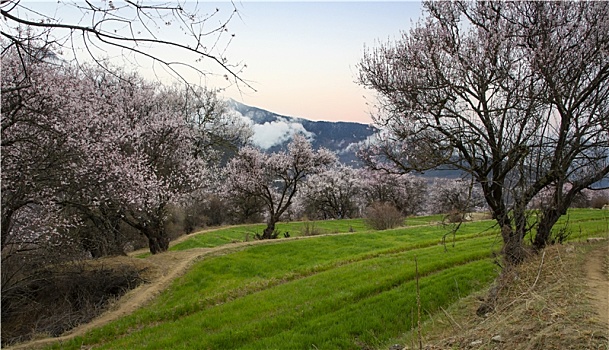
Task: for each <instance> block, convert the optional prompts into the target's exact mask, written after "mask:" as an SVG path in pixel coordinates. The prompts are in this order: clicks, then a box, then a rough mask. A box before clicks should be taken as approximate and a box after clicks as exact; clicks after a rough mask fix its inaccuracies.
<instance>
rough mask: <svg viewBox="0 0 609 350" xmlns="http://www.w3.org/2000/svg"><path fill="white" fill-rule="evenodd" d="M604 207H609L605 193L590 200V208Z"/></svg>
mask: <svg viewBox="0 0 609 350" xmlns="http://www.w3.org/2000/svg"><path fill="white" fill-rule="evenodd" d="M606 205H609V195H607V194H605V193H602V194H597V195H595V196H594V197H592V199H591V200H590V207H591V208H595V209H603V207H604V206H606Z"/></svg>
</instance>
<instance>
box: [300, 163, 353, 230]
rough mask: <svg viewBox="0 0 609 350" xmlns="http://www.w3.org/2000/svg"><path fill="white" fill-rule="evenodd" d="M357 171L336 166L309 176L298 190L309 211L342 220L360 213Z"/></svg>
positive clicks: (320, 215)
mask: <svg viewBox="0 0 609 350" xmlns="http://www.w3.org/2000/svg"><path fill="white" fill-rule="evenodd" d="M361 191H362V186H361V181H360V178H359V172H358V171H357V170H355V169H353V168H351V167H347V166H343V165H339V166H335V167H332V168H330V169H328V170H326V171H324V172H322V173H319V174H314V175H311V176H310V177H309V178H308V179H307V181H305V183H304V187H303V190H302V191H301V193H300V196H301V201H302V205H303V206H304V207H305V211H307V213H308V214H312V215H313V216H317V217H319V218H322V219H345V218H353V217H357V216H358V215H359V203H358V202H359V198H360V197H361Z"/></svg>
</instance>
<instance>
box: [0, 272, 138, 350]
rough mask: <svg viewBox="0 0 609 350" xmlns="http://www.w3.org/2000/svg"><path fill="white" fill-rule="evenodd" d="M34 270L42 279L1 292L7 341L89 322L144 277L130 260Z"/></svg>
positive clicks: (24, 338) (51, 334)
mask: <svg viewBox="0 0 609 350" xmlns="http://www.w3.org/2000/svg"><path fill="white" fill-rule="evenodd" d="M3 268H4V266H3ZM29 273H30V274H34V272H29ZM35 275H36V276H38V278H37V279H29V280H28V281H27V282H26V283H22V284H19V285H15V288H14V289H13V290H11V293H8V294H9V295H2V345H7V344H11V343H14V342H20V341H25V340H28V339H31V338H32V337H33V336H34V335H35V334H45V335H50V336H59V335H61V334H62V333H64V332H65V331H67V330H70V329H72V328H74V327H76V326H78V325H79V324H82V323H86V322H89V321H90V320H92V319H93V318H94V317H96V316H98V315H99V314H101V313H102V312H103V311H104V309H105V308H106V307H107V305H108V304H109V302H111V301H112V300H114V299H116V298H118V297H120V296H121V295H123V294H124V293H125V292H127V291H128V290H130V289H132V288H135V287H136V286H137V285H139V284H140V283H141V282H143V279H142V278H141V277H140V271H139V270H138V269H137V268H136V267H134V266H131V265H120V266H113V267H108V266H97V267H96V266H87V264H85V263H83V262H81V263H78V262H72V263H65V264H62V265H51V266H49V267H44V268H40V269H38V271H37V272H36V273H35Z"/></svg>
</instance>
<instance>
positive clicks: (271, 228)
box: [262, 217, 279, 239]
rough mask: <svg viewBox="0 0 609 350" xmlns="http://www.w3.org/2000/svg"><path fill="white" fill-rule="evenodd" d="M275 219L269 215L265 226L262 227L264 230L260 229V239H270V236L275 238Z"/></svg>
mask: <svg viewBox="0 0 609 350" xmlns="http://www.w3.org/2000/svg"><path fill="white" fill-rule="evenodd" d="M277 221H279V220H277V219H275V218H273V217H271V218H270V219H269V221H268V222H267V224H266V228H265V229H264V231H262V239H272V238H277V237H276V236H275V235H274V232H275V224H276V223H277Z"/></svg>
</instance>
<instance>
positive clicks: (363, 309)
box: [19, 210, 609, 349]
mask: <svg viewBox="0 0 609 350" xmlns="http://www.w3.org/2000/svg"><path fill="white" fill-rule="evenodd" d="M571 216H572V217H571V220H570V223H569V225H571V227H572V229H573V235H572V237H571V238H572V240H573V241H574V243H571V244H569V245H566V246H555V247H551V248H549V249H547V250H546V251H545V252H544V253H543V254H540V255H539V256H537V257H535V258H533V259H531V260H530V262H529V263H528V264H525V265H523V266H522V267H521V268H520V269H519V270H517V271H514V273H512V274H509V275H507V276H508V277H507V278H511V279H513V283H512V284H510V285H509V286H510V287H509V288H506V289H503V290H502V291H500V293H499V298H498V302H497V311H496V312H495V313H491V314H489V315H485V316H483V317H479V316H476V315H475V310H476V308H477V306H478V305H479V301H478V300H477V299H476V296H483V295H486V293H487V292H486V291H485V289H486V288H487V286H489V283H490V281H491V280H492V279H493V278H494V276H496V271H497V270H496V268H494V267H493V259H492V257H491V253H492V252H493V251H495V249H496V245H495V243H493V242H494V241H495V235H496V233H494V232H493V231H492V230H490V231H489V228H491V227H492V222H489V221H480V222H475V223H469V224H467V225H464V226H463V227H462V229H461V230H460V232H459V234H458V235H457V237H456V242H455V244H456V245H455V246H454V247H452V245H449V246H447V247H446V249H447V250H445V248H444V246H443V245H438V242H439V241H440V240H441V237H442V235H443V234H444V233H445V228H442V226H438V225H437V224H436V223H434V222H437V221H435V220H438V217H426V218H414V219H410V220H409V221H408V222H409V226H408V227H406V228H400V229H396V230H389V231H383V232H375V231H367V230H365V228H364V226H362V225H361V220H360V221H358V220H344V221H328V222H318V223H317V225H318V228H319V230H320V233H323V231H325V230H327V231H326V232H348V231H355V232H352V233H351V234H338V235H337V234H331V235H322V236H314V237H302V238H300V237H296V238H290V239H281V240H276V241H255V242H248V241H245V242H238V240H237V239H235V238H233V239H232V241H233V242H237V243H229V244H222V243H219V242H218V241H217V239H215V238H213V237H211V238H213V239H212V240H206V239H205V236H208V235H210V234H217V235H219V236H222V235H225V234H229V235H231V234H233V235H234V234H238V233H239V232H241V234H243V233H247V232H249V230H251V228H247V227H233V228H223V229H221V230H214V231H207V232H201V233H199V234H197V235H195V236H192V237H190V236H186V238H185V239H184V241H183V242H180V243H179V244H173V245H172V251H171V252H168V253H166V254H160V255H155V256H150V257H148V258H145V259H143V260H142V259H135V261H138V264H144V265H148V266H149V271H148V274H149V276H148V278H149V279H150V282H149V283H148V284H146V285H144V286H141V287H138V288H137V289H136V290H133V291H132V292H130V293H128V294H127V296H125V297H124V298H122V299H121V300H120V301H119V302H118V303H117V304H115V306H114V307H113V308H112V309H111V310H110V311H109V312H108V313H106V314H104V315H102V316H101V317H100V318H98V319H97V320H96V321H94V322H93V323H90V324H87V325H83V326H82V327H80V328H78V329H76V330H75V331H74V332H73V333H72V334H70V335H67V336H66V337H63V340H62V341H61V343H56V342H57V339H45V340H40V341H37V342H35V343H29V344H24V345H23V346H21V347H19V348H34V347H36V346H43V345H44V344H50V343H52V342H55V346H54V347H53V348H65V349H71V348H82V347H83V346H84V347H87V348H89V347H95V348H150V349H153V348H167V347H168V346H169V344H171V346H172V347H181V348H218V349H219V348H273V349H291V348H294V349H297V348H298V349H300V348H308V347H311V344H313V345H315V347H317V348H319V349H322V348H323V349H387V348H391V349H398V348H399V349H402V348H404V347H405V346H408V347H409V348H411V349H413V348H416V347H415V346H413V344H416V341H414V340H413V339H416V338H413V334H414V335H415V336H416V322H414V320H415V318H414V317H415V316H414V315H416V312H415V311H414V310H416V298H415V296H416V292H415V289H414V279H415V277H416V274H415V273H414V272H415V270H414V267H415V266H414V262H415V261H416V260H418V274H419V276H420V285H421V300H422V318H423V321H424V323H423V329H422V331H423V340H424V343H425V344H426V345H427V348H429V349H452V348H475V349H478V348H480V349H495V348H497V349H525V348H530V349H562V348H589V349H596V348H606V347H602V346H603V344H607V339H608V333H609V332H607V329H606V323H605V326H604V325H603V318H602V317H601V315H600V314H597V313H596V312H595V311H596V309H600V308H602V306H601V307H596V308H595V307H594V305H596V304H592V303H593V302H594V300H595V299H594V298H593V297H596V299H598V300H602V296H603V294H602V291H606V290H607V266H608V265H607V256H608V255H607V254H606V253H607V246H606V241H603V242H600V243H595V244H589V243H586V237H588V236H590V235H602V236H605V237H606V236H607V218H606V216H605V213H604V212H603V211H587V210H578V211H575V212H573V213H572V215H571ZM489 224H490V225H491V226H489ZM282 225H283V226H282V228H281V230H290V232H292V233H293V234H294V235H295V236H298V230H297V228H298V227H301V228H302V227H303V225H304V223H284V224H282ZM326 225H327V226H326ZM221 232H225V233H221ZM231 232H232V233H231ZM233 237H238V235H236V236H233ZM242 237H243V236H242ZM195 238H197V240H196V241H195V242H194V244H186V243H188V242H189V241H193V239H195ZM200 238H204V239H202V240H201V239H200ZM303 238H306V239H303ZM212 242H213V244H212V245H211V246H209V243H212ZM176 243H177V242H176ZM599 244H600V245H599ZM197 246H198V247H199V248H197ZM206 247H207V248H206ZM182 249H183V250H182ZM588 252H593V253H594V254H588ZM603 259H604V260H603ZM601 262H603V265H601ZM588 266H592V267H595V266H596V270H595V271H596V274H595V275H592V277H587V276H588V275H587V274H586V271H588V270H589V269H588ZM601 267H602V268H603V269H604V270H602V271H603V273H599V271H600V270H599V268H601ZM379 272H382V273H379ZM180 276H181V277H180ZM594 279H596V280H594ZM587 281H588V282H589V281H595V282H594V283H596V284H595V285H587V284H586V282H587ZM595 290H597V291H598V290H600V291H601V292H595V293H591V292H592V291H595ZM161 291H163V292H162V293H161ZM159 293H160V294H159ZM589 293H590V294H589ZM469 294H471V295H472V296H470V297H466V296H467V295H469ZM599 296H600V298H599ZM455 301H459V302H458V303H456V304H455V303H454V302H455ZM142 305H144V307H143V308H140V306H142ZM605 305H606V304H605ZM605 310H606V307H605ZM413 312H415V313H413ZM108 322H110V323H108ZM104 325H105V326H104ZM523 327H525V328H523ZM603 327H605V328H603ZM455 330H457V331H458V332H457V333H455ZM193 332H194V333H193ZM497 336H500V337H497ZM74 337H76V338H74ZM493 339H495V340H493ZM299 344H300V345H299ZM305 344H309V345H305ZM394 344H400V345H399V347H394V346H393V345H394ZM582 345H584V346H583V347H582ZM315 347H312V348H315Z"/></svg>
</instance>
